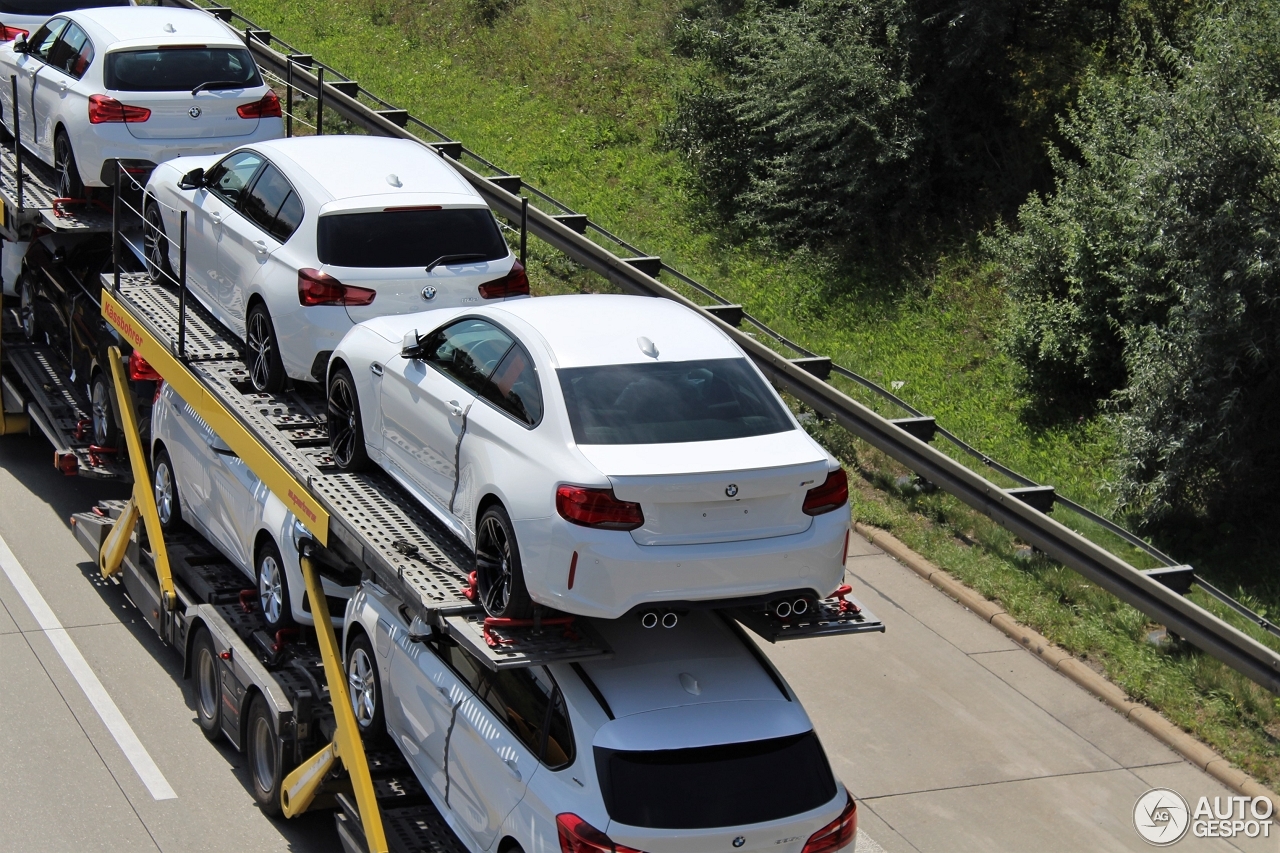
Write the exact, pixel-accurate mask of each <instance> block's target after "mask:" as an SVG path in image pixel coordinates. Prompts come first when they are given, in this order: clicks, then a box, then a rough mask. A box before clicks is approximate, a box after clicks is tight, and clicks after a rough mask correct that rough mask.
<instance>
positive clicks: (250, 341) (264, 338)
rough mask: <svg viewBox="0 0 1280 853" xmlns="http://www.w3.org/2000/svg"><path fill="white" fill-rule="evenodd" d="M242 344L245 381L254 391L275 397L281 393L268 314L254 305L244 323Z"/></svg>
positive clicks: (281, 365)
mask: <svg viewBox="0 0 1280 853" xmlns="http://www.w3.org/2000/svg"><path fill="white" fill-rule="evenodd" d="M245 344H246V345H248V348H249V380H250V381H251V382H252V383H253V388H254V390H255V391H259V392H267V393H275V392H277V391H280V390H283V389H284V380H285V375H284V362H283V361H281V360H280V347H279V346H278V345H277V344H276V330H275V327H274V326H273V325H272V324H271V312H269V311H268V310H267V306H266V305H264V304H263V303H261V302H255V303H254V304H253V307H252V308H250V309H249V316H248V318H247V319H246V320H245Z"/></svg>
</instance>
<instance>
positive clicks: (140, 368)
mask: <svg viewBox="0 0 1280 853" xmlns="http://www.w3.org/2000/svg"><path fill="white" fill-rule="evenodd" d="M129 378H130V379H132V380H133V381H135V382H146V381H150V382H154V381H156V380H158V379H159V378H160V374H159V373H156V369H155V368H154V367H152V366H151V365H149V364H147V360H146V359H145V358H143V357H142V353H140V352H138V351H137V350H134V351H133V352H131V353H129Z"/></svg>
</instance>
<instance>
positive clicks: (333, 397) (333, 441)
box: [328, 367, 370, 472]
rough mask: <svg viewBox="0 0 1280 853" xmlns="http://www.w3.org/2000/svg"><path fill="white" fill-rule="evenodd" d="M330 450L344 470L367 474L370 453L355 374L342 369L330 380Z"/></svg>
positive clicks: (335, 460)
mask: <svg viewBox="0 0 1280 853" xmlns="http://www.w3.org/2000/svg"><path fill="white" fill-rule="evenodd" d="M328 421H329V451H330V452H331V453H332V454H333V461H334V464H336V465H337V466H338V467H339V468H341V469H342V470H343V471H350V472H355V471H366V470H368V468H369V464H370V463H369V452H368V450H366V449H365V446H364V424H363V423H362V422H361V419H360V400H359V398H357V397H356V383H355V380H354V379H352V378H351V371H349V370H347V369H346V368H345V367H339V368H338V369H337V370H335V371H333V375H332V376H331V377H329V418H328Z"/></svg>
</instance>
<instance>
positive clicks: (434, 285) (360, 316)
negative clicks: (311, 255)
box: [321, 257, 514, 332]
mask: <svg viewBox="0 0 1280 853" xmlns="http://www.w3.org/2000/svg"><path fill="white" fill-rule="evenodd" d="M513 260H514V259H513V258H510V257H507V258H501V259H499V260H496V261H479V262H473V263H461V264H454V265H450V266H447V267H446V266H445V265H443V264H441V265H440V266H437V267H436V268H435V269H433V270H432V271H431V272H426V271H425V269H424V268H423V267H420V266H419V267H389V268H377V267H342V266H336V265H327V266H324V267H322V268H321V272H324V273H327V274H329V275H331V276H333V277H334V278H336V279H337V280H338V281H340V282H342V283H343V284H347V285H351V286H353V287H366V288H370V289H372V290H375V291H377V293H378V295H377V296H376V297H374V300H373V302H371V303H369V304H368V305H348V306H347V315H348V316H349V317H350V318H351V322H353V323H361V322H364V321H365V320H371V319H373V318H374V317H385V316H388V315H391V314H413V313H417V312H420V311H430V310H432V309H434V308H463V307H467V306H479V305H488V304H491V303H494V302H501V301H503V300H501V299H482V298H480V292H479V290H478V288H479V287H480V285H482V284H484V283H485V282H487V281H493V280H494V279H499V278H502V277H503V276H504V275H506V274H507V272H508V271H509V270H510V269H511V265H512V262H513ZM427 287H430V288H431V291H428V292H429V293H432V294H433V295H432V297H431V298H430V299H427V298H426V297H425V296H423V290H424V289H425V288H427ZM422 331H424V332H425V331H427V330H426V329H423V330H422Z"/></svg>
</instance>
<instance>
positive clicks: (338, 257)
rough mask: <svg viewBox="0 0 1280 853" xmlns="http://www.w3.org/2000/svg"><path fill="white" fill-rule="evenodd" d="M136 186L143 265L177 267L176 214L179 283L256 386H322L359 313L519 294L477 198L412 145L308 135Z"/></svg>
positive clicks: (169, 167)
mask: <svg viewBox="0 0 1280 853" xmlns="http://www.w3.org/2000/svg"><path fill="white" fill-rule="evenodd" d="M147 193H148V195H149V197H150V199H151V200H150V201H148V203H147V207H146V217H147V223H148V227H147V228H146V229H145V232H144V233H145V239H146V246H145V250H146V255H147V258H148V259H149V267H150V268H151V270H152V272H153V274H154V275H157V276H158V275H159V273H160V271H162V270H163V271H165V272H170V271H171V270H172V269H174V268H176V266H177V259H178V249H177V246H178V217H179V214H180V212H181V211H186V213H187V278H188V283H189V285H190V287H191V289H192V292H193V293H195V294H196V296H197V297H199V299H200V301H201V302H203V303H204V304H205V305H206V306H207V307H208V308H209V310H211V311H212V312H213V313H214V315H215V316H216V317H217V318H218V319H219V320H220V321H222V323H224V324H225V325H226V326H228V327H229V328H230V329H231V330H232V331H234V332H235V333H236V334H238V335H240V336H241V337H242V338H243V339H244V340H245V342H246V343H247V345H248V347H249V362H250V364H249V367H250V375H251V377H252V380H253V384H254V387H255V388H257V389H258V390H259V391H276V390H279V389H280V388H281V387H282V386H283V384H284V381H285V377H286V376H288V377H292V378H293V379H301V380H312V381H316V382H320V381H323V380H324V375H325V365H326V364H327V363H328V360H329V355H330V353H332V352H333V349H334V347H335V346H337V344H338V341H339V340H340V339H341V338H342V336H343V335H344V334H346V332H347V330H348V329H350V328H351V327H352V325H354V324H355V323H358V322H360V321H361V320H367V319H369V318H371V317H379V316H383V315H386V314H405V313H409V312H416V311H422V310H424V309H426V308H431V307H437V306H438V307H453V306H461V305H480V304H482V303H486V302H492V301H495V300H496V301H502V300H505V299H508V298H511V297H516V296H525V295H528V293H529V280H528V278H526V277H525V273H524V268H523V267H522V266H520V264H519V262H518V261H517V260H516V258H515V256H514V255H513V254H512V253H511V250H510V249H509V248H508V247H507V243H506V241H505V240H504V239H503V237H502V232H501V230H500V229H499V227H498V223H497V221H496V220H495V219H494V216H493V213H492V212H491V211H490V210H489V207H488V206H487V205H486V204H485V203H484V200H483V199H482V198H481V197H480V195H479V194H478V193H477V192H476V191H475V190H474V189H473V188H472V187H471V185H470V184H468V183H467V182H466V181H464V180H463V179H462V177H461V176H459V175H458V173H457V172H455V171H454V170H453V169H452V168H450V167H449V166H448V165H447V164H446V163H445V162H444V159H443V158H442V157H441V156H440V155H438V154H436V153H435V152H434V151H432V150H430V149H428V148H426V147H424V146H422V145H420V144H418V143H416V142H412V141H410V140H406V139H386V138H380V137H374V136H307V137H295V138H292V139H279V140H275V141H272V142H264V143H258V144H255V145H248V146H244V147H242V148H239V149H237V150H235V151H233V152H231V153H230V154H228V155H226V156H225V157H222V158H221V159H216V158H209V157H206V158H198V157H183V158H179V159H177V160H172V161H170V162H168V163H165V164H164V165H162V166H161V167H160V168H158V169H156V170H155V172H154V173H153V174H152V176H151V179H150V181H149V182H148V184H147Z"/></svg>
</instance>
